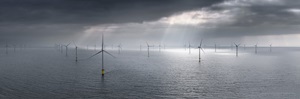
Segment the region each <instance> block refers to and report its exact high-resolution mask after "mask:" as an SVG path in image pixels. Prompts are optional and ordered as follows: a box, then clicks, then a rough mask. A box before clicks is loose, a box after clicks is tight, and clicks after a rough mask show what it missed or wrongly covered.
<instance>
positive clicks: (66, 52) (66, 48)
mask: <svg viewBox="0 0 300 99" xmlns="http://www.w3.org/2000/svg"><path fill="white" fill-rule="evenodd" d="M70 44H71V43H69V44H67V45H65V47H66V56H68V46H69V45H70Z"/></svg>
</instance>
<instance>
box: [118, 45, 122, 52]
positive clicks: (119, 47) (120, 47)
mask: <svg viewBox="0 0 300 99" xmlns="http://www.w3.org/2000/svg"><path fill="white" fill-rule="evenodd" d="M121 50H122V44H121V43H120V44H119V45H118V51H119V52H118V54H120V53H121Z"/></svg>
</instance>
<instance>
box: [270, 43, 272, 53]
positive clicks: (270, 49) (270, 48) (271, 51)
mask: <svg viewBox="0 0 300 99" xmlns="http://www.w3.org/2000/svg"><path fill="white" fill-rule="evenodd" d="M270 52H272V44H270Z"/></svg>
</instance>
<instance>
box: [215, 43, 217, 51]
mask: <svg viewBox="0 0 300 99" xmlns="http://www.w3.org/2000/svg"><path fill="white" fill-rule="evenodd" d="M215 52H217V43H215Z"/></svg>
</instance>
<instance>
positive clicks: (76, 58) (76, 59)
mask: <svg viewBox="0 0 300 99" xmlns="http://www.w3.org/2000/svg"><path fill="white" fill-rule="evenodd" d="M73 44H74V45H75V61H76V62H77V61H78V57H77V49H78V47H77V45H76V43H75V42H74V41H73Z"/></svg>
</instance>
